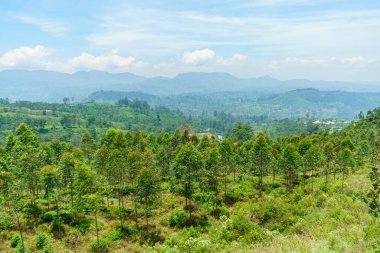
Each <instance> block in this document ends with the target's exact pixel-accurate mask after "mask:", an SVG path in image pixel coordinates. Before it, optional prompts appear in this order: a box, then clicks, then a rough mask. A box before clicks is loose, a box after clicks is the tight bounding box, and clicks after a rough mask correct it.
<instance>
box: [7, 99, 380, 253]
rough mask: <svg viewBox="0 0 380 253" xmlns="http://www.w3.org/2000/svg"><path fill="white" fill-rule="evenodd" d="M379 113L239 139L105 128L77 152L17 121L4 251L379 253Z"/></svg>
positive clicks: (10, 143) (10, 152)
mask: <svg viewBox="0 0 380 253" xmlns="http://www.w3.org/2000/svg"><path fill="white" fill-rule="evenodd" d="M36 106H37V105H36ZM38 106H41V105H38ZM68 108H70V107H68ZM95 109H96V107H95ZM67 110H70V109H67ZM379 116H380V109H375V110H373V111H371V112H369V113H368V115H367V116H364V115H361V118H362V119H360V120H359V121H357V122H355V123H352V125H350V126H349V127H348V128H347V129H345V130H343V131H341V132H334V133H331V134H330V133H329V132H327V131H325V132H321V133H314V134H312V135H306V134H304V133H302V134H297V135H292V136H289V137H278V138H269V137H268V136H266V135H264V134H263V133H259V134H256V135H254V136H253V137H252V138H249V139H247V140H244V141H232V140H231V139H229V138H227V139H224V140H223V141H222V142H218V141H216V140H215V139H214V138H209V137H208V136H203V137H202V138H198V137H197V136H196V135H191V134H190V133H189V132H188V131H187V130H184V131H178V130H177V131H175V132H174V133H173V134H169V133H165V134H161V135H155V134H149V133H142V132H136V133H132V132H130V131H125V130H119V129H108V130H107V131H106V132H105V133H104V134H102V136H101V138H100V140H99V141H95V140H94V139H93V138H92V137H91V135H90V134H89V133H85V134H83V135H82V137H81V142H80V143H79V145H76V146H73V145H71V144H70V143H67V142H60V141H57V140H54V141H51V142H40V141H39V140H38V138H37V136H36V135H35V133H34V132H33V130H32V129H31V128H30V127H29V126H28V125H26V124H24V123H22V124H20V125H19V126H18V127H17V128H16V129H15V130H14V131H12V132H11V133H10V134H9V135H8V137H7V138H6V140H4V145H3V146H1V147H0V231H1V234H0V239H1V241H0V242H1V243H0V252H12V251H14V252H38V251H41V252H93V253H99V252H126V251H127V252H189V253H190V252H199V253H201V252H202V253H203V252H206V253H214V252H215V253H216V252H218V253H219V252H276V251H277V250H278V249H281V250H280V251H279V252H376V251H377V250H378V249H379V247H380V238H379V233H380V221H379V218H378V217H379V215H380V204H379V200H380V199H379V196H380V192H379V190H378V185H379V184H380V173H379V171H378V170H376V169H372V171H371V167H372V165H378V164H379V161H380V152H379V151H380V146H379V145H378V143H379V135H378V132H379V128H380V125H379V119H380V117H379ZM372 133H374V134H372Z"/></svg>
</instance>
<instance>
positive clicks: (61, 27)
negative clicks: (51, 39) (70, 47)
mask: <svg viewBox="0 0 380 253" xmlns="http://www.w3.org/2000/svg"><path fill="white" fill-rule="evenodd" d="M15 18H16V19H18V20H20V21H21V22H23V23H25V24H30V25H35V26H37V27H38V28H39V29H40V30H41V31H43V32H47V33H51V34H54V35H57V36H60V35H62V34H64V33H65V32H66V30H67V27H66V25H65V24H63V23H60V22H56V21H52V20H49V19H42V18H34V17H27V16H16V17H15Z"/></svg>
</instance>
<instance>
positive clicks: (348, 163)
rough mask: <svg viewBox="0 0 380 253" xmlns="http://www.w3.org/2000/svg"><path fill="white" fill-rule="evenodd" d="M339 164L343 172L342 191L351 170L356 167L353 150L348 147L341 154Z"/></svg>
mask: <svg viewBox="0 0 380 253" xmlns="http://www.w3.org/2000/svg"><path fill="white" fill-rule="evenodd" d="M339 163H340V168H341V172H342V191H343V184H344V179H345V177H346V176H347V175H348V173H349V168H350V167H352V166H353V165H354V159H353V156H352V152H351V150H350V149H349V148H348V147H346V148H344V149H343V150H341V151H340V152H339Z"/></svg>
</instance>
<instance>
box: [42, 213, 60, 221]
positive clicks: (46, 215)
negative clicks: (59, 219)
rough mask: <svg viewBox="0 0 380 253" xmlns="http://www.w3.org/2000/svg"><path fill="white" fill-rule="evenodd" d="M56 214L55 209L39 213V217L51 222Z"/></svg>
mask: <svg viewBox="0 0 380 253" xmlns="http://www.w3.org/2000/svg"><path fill="white" fill-rule="evenodd" d="M56 216H57V212H56V211H48V212H46V213H44V214H42V215H41V219H42V221H43V222H52V221H53V220H54V219H55V217H56Z"/></svg>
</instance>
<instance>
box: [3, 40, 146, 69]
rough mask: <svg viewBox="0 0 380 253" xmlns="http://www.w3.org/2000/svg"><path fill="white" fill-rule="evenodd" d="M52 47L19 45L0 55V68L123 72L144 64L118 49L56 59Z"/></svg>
mask: <svg viewBox="0 0 380 253" xmlns="http://www.w3.org/2000/svg"><path fill="white" fill-rule="evenodd" d="M53 52H55V50H54V49H52V48H46V47H44V46H41V45H38V46H35V47H19V48H16V49H13V50H11V51H8V52H6V53H4V54H3V55H2V56H0V69H12V68H13V69H15V68H22V69H29V70H33V69H43V70H53V71H60V72H76V71H79V70H99V71H107V72H123V71H128V70H130V69H131V68H139V67H142V66H144V64H145V63H144V62H142V61H137V60H136V58H135V57H133V56H126V57H124V56H121V55H120V54H119V53H118V50H116V49H113V50H112V51H111V53H107V54H103V55H99V56H95V55H92V54H90V53H86V52H83V53H81V54H80V55H78V56H74V57H72V58H70V59H67V60H65V59H60V60H56V59H55V58H54V57H53V55H52V53H53Z"/></svg>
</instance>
